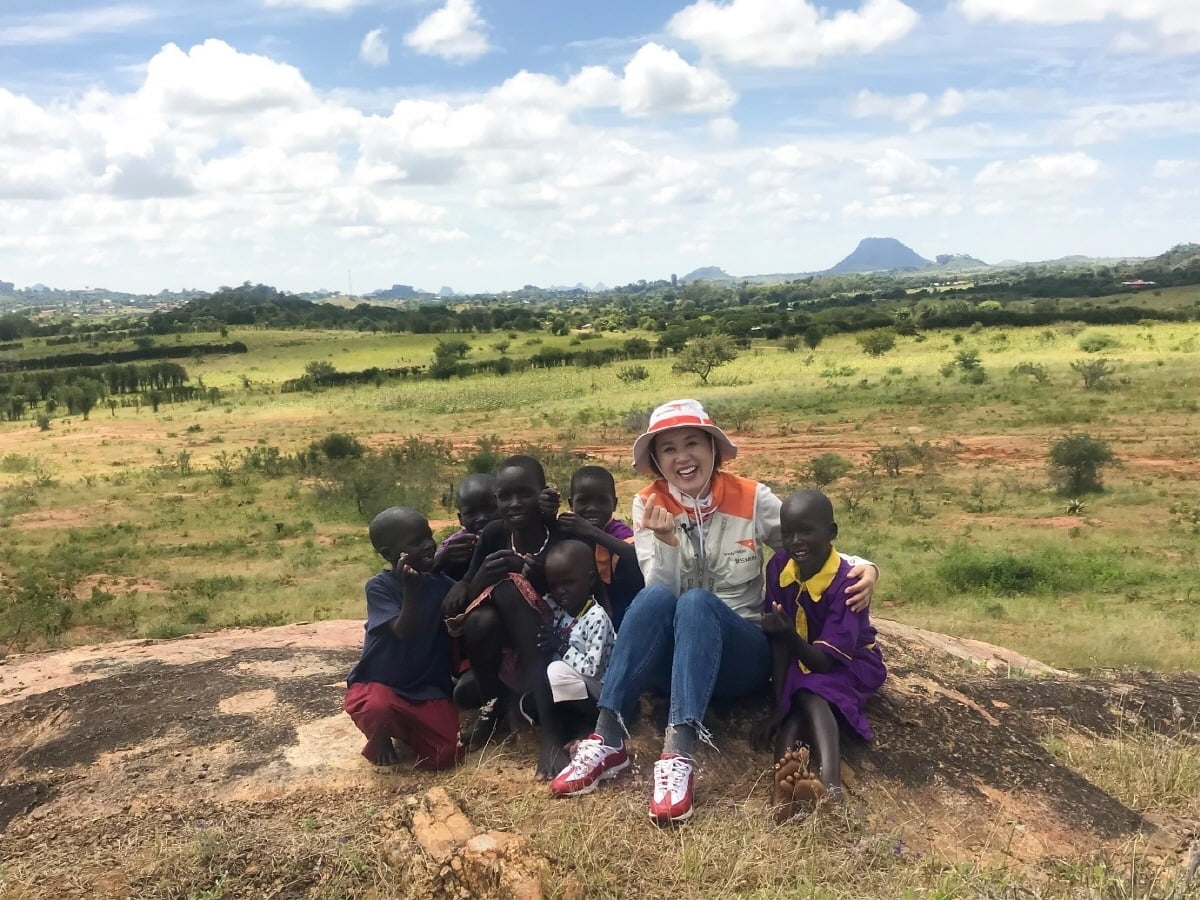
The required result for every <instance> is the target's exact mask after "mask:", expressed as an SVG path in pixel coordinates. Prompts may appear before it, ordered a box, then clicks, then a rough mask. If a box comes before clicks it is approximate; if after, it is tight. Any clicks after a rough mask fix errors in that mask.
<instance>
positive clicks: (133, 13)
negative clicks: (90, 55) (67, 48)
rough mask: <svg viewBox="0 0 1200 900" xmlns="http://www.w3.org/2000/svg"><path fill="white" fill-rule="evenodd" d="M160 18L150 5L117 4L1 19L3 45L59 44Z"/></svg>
mask: <svg viewBox="0 0 1200 900" xmlns="http://www.w3.org/2000/svg"><path fill="white" fill-rule="evenodd" d="M157 17H158V13H156V12H155V11H154V10H153V9H150V8H149V7H146V6H132V5H116V6H101V7H97V8H96V9H76V10H71V11H70V12H52V13H42V14H41V15H35V16H30V17H28V18H17V17H12V18H10V19H8V20H6V21H3V22H0V46H6V45H7V46H13V45H18V44H59V43H65V42H68V41H73V40H77V39H78V38H81V37H86V36H87V35H90V34H114V33H118V32H122V31H125V30H126V29H129V28H134V27H136V26H138V25H143V24H145V23H146V22H149V21H151V20H153V19H155V18H157Z"/></svg>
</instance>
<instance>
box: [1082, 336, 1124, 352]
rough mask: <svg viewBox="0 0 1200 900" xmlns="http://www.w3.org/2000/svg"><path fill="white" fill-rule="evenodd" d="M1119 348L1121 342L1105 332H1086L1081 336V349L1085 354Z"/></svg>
mask: <svg viewBox="0 0 1200 900" xmlns="http://www.w3.org/2000/svg"><path fill="white" fill-rule="evenodd" d="M1119 346H1121V342H1120V341H1119V340H1117V338H1116V337H1115V336H1113V335H1111V334H1107V333H1105V332H1103V331H1085V332H1084V333H1083V334H1082V335H1080V336H1079V349H1080V350H1082V351H1083V352H1084V353H1099V352H1100V351H1101V350H1108V349H1110V348H1112V347H1119Z"/></svg>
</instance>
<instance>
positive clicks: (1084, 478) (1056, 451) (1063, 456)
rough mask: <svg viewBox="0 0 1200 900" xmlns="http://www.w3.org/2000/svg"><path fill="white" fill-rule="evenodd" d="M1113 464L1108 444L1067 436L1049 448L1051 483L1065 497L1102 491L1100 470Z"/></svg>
mask: <svg viewBox="0 0 1200 900" xmlns="http://www.w3.org/2000/svg"><path fill="white" fill-rule="evenodd" d="M1116 461H1117V458H1116V456H1115V455H1114V454H1113V451H1112V447H1110V446H1109V444H1108V442H1107V441H1104V440H1100V439H1099V438H1094V437H1092V436H1090V435H1087V434H1069V435H1067V436H1066V437H1064V438H1062V439H1061V440H1059V441H1058V442H1057V443H1055V444H1054V446H1053V447H1051V448H1050V480H1051V481H1052V482H1053V484H1054V486H1055V488H1057V490H1058V492H1059V493H1060V494H1063V495H1065V496H1077V495H1079V494H1095V493H1099V492H1101V491H1103V490H1104V485H1103V481H1102V479H1101V475H1100V470H1101V469H1103V468H1104V467H1105V466H1109V465H1112V464H1113V463H1115V462H1116Z"/></svg>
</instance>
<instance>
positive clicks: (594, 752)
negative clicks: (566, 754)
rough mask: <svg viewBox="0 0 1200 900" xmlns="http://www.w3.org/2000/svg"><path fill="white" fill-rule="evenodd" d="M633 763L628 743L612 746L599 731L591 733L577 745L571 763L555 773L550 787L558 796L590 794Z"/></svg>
mask: <svg viewBox="0 0 1200 900" xmlns="http://www.w3.org/2000/svg"><path fill="white" fill-rule="evenodd" d="M628 766H629V754H628V753H627V752H626V751H625V745H624V743H622V744H621V746H620V747H609V746H607V745H606V744H605V743H604V739H603V738H601V737H600V735H598V734H592V735H588V736H587V737H586V738H584V739H583V740H582V741H580V742H579V743H578V744H577V745H576V746H575V755H574V756H573V757H571V763H570V765H568V766H567V767H566V768H565V769H563V770H562V771H561V772H559V773H558V774H557V775H555V776H554V780H553V781H551V782H550V790H552V791H553V792H554V794H555V796H558V797H574V796H576V795H578V794H590V793H591V792H592V791H594V790H595V789H596V785H597V784H599V783H600V782H601V781H603V780H604V779H606V778H612V777H613V776H614V775H616V774H617V773H618V772H620V771H621V770H622V769H625V768H627V767H628Z"/></svg>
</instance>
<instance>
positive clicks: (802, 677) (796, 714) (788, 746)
mask: <svg viewBox="0 0 1200 900" xmlns="http://www.w3.org/2000/svg"><path fill="white" fill-rule="evenodd" d="M779 519H780V525H781V531H782V536H783V549H782V550H780V551H778V552H777V553H776V554H775V555H774V556H773V557H772V558H771V561H770V562H769V563H767V574H766V582H767V585H766V603H765V609H764V616H763V631H765V632H766V633H767V637H768V639H769V640H770V644H771V656H772V662H773V671H772V681H773V683H774V685H775V701H776V710H775V715H774V716H773V718H772V720H771V722H770V723H769V725H770V727H772V728H778V732H777V733H776V738H775V758H776V759H777V760H778V762H776V764H775V800H774V805H775V811H776V821H778V822H785V821H787V820H789V819H791V818H793V817H794V816H795V815H796V814H797V813H799V812H802V811H804V810H805V809H813V808H815V807H816V806H818V805H819V804H821V803H822V802H824V801H827V800H828V801H832V802H837V801H839V800H840V799H841V794H842V785H841V771H840V770H841V744H840V736H839V733H838V729H839V723H844V724H845V725H848V726H849V727H850V728H851V729H852V730H853V731H854V732H856V733H857V734H858V735H859V737H861V738H862V739H863V740H867V741H869V740H871V726H870V724H869V723H868V722H867V717H866V715H865V714H864V707H865V706H866V703H867V700H868V699H869V698H870V696H871V695H872V694H873V693H875V691H877V690H879V687H880V685H882V684H883V680H884V678H885V677H886V676H887V669H886V668H884V665H883V657H882V655H881V654H880V652H879V648H878V647H877V646H876V645H875V629H874V628H873V627H872V626H871V621H870V616H869V613H868V612H867V610H866V609H863V610H862V611H861V612H854V611H853V610H852V609H851V608H850V607H849V606H848V605H847V604H846V594H845V588H846V586H847V584H848V583H849V579H848V578H847V575H848V573H849V571H850V565H849V563H847V562H846V560H845V559H843V558H842V557H841V556H839V555H838V553H837V551H836V550H835V549H834V547H833V541H834V538H836V537H837V533H838V527H837V523H836V522H835V521H834V519H833V504H831V503H830V502H829V498H828V497H826V496H825V495H824V494H822V493H821V492H820V491H798V492H797V493H795V494H792V495H791V496H790V497H788V498H787V499H786V500H784V501H783V506H782V508H781V510H780V515H779ZM810 753H811V758H810Z"/></svg>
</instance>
